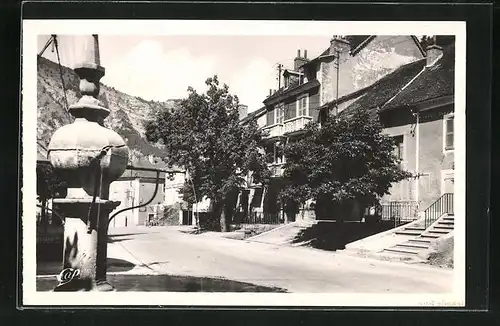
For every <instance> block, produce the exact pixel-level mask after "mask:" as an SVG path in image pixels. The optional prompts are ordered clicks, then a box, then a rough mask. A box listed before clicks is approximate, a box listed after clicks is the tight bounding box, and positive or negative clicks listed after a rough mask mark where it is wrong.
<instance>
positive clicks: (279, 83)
mask: <svg viewBox="0 0 500 326" xmlns="http://www.w3.org/2000/svg"><path fill="white" fill-rule="evenodd" d="M281 68H283V65H282V64H281V63H279V64H278V89H280V88H281Z"/></svg>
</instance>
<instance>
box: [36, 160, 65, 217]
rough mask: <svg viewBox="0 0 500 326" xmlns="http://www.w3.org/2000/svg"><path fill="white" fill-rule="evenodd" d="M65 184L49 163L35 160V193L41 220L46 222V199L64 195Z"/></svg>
mask: <svg viewBox="0 0 500 326" xmlns="http://www.w3.org/2000/svg"><path fill="white" fill-rule="evenodd" d="M66 190H67V185H66V183H65V182H64V181H63V180H61V179H60V178H59V177H58V175H57V174H56V173H55V172H54V169H53V168H52V165H51V164H48V163H41V162H37V164H36V193H37V199H38V200H39V201H40V203H41V206H42V207H41V209H42V212H41V222H42V223H46V222H47V213H46V211H47V201H48V200H49V199H52V198H56V197H64V196H66Z"/></svg>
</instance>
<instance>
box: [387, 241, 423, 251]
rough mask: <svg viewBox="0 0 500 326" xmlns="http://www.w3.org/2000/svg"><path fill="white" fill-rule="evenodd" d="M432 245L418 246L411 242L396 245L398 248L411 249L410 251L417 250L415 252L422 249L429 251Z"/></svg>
mask: <svg viewBox="0 0 500 326" xmlns="http://www.w3.org/2000/svg"><path fill="white" fill-rule="evenodd" d="M429 246H430V243H429V244H427V245H425V244H421V243H419V244H417V243H411V242H406V243H400V244H397V245H395V247H396V248H410V249H415V250H421V249H427V248H429Z"/></svg>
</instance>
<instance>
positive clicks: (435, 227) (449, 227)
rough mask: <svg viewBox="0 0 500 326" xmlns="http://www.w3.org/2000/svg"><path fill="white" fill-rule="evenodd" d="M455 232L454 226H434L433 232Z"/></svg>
mask: <svg viewBox="0 0 500 326" xmlns="http://www.w3.org/2000/svg"><path fill="white" fill-rule="evenodd" d="M436 229H437V230H453V229H454V226H453V225H439V224H438V225H434V226H433V227H432V229H431V230H436Z"/></svg>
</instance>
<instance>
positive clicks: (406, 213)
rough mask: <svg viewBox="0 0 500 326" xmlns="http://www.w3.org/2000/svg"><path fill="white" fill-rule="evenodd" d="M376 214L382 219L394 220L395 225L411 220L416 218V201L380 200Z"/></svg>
mask: <svg viewBox="0 0 500 326" xmlns="http://www.w3.org/2000/svg"><path fill="white" fill-rule="evenodd" d="M376 215H377V216H379V217H380V219H381V220H382V221H394V225H395V226H398V225H400V224H403V223H407V222H411V221H414V220H416V219H417V218H418V202H417V201H414V200H403V201H387V202H381V203H380V204H379V205H378V207H377V212H376Z"/></svg>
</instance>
